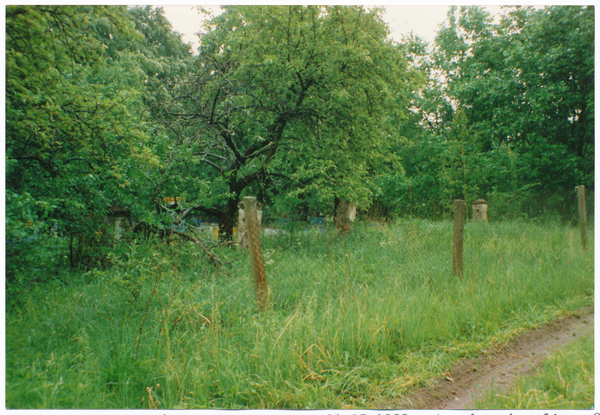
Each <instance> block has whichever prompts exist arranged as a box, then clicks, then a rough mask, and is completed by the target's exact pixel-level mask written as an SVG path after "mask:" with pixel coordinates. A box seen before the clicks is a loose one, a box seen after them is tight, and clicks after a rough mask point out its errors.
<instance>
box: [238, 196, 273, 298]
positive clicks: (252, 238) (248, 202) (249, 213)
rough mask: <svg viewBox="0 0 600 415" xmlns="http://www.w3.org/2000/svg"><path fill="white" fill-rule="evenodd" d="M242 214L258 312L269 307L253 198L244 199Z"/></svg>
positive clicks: (258, 226)
mask: <svg viewBox="0 0 600 415" xmlns="http://www.w3.org/2000/svg"><path fill="white" fill-rule="evenodd" d="M244 213H245V219H246V232H247V235H248V248H249V250H250V266H251V267H252V277H253V279H254V294H255V295H256V305H257V306H258V309H259V310H264V309H266V308H267V306H268V305H269V288H268V287H267V276H266V273H265V262H264V258H263V253H262V242H261V240H260V225H259V223H258V213H257V211H256V198H255V197H252V196H247V197H244Z"/></svg>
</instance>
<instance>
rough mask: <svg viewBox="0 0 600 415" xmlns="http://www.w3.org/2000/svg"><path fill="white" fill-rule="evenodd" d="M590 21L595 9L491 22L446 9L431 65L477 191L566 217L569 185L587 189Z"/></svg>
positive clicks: (559, 9) (473, 12) (469, 10)
mask: <svg viewBox="0 0 600 415" xmlns="http://www.w3.org/2000/svg"><path fill="white" fill-rule="evenodd" d="M593 22H594V9H593V7H580V6H556V7H547V8H544V9H540V10H535V9H533V8H522V7H515V8H509V9H507V12H506V13H505V14H504V16H503V18H502V20H501V22H500V23H499V24H493V23H492V22H491V19H490V16H489V15H488V14H487V13H486V12H485V11H484V10H483V9H481V8H477V7H461V8H460V10H459V9H457V8H452V9H451V10H450V12H449V15H448V24H447V25H446V26H444V27H443V28H442V29H441V30H440V32H439V33H438V37H437V38H436V49H435V51H434V54H433V58H434V61H435V62H436V66H437V68H439V70H441V71H442V73H443V74H444V78H445V80H446V82H447V88H446V91H447V96H448V99H449V101H450V102H452V103H453V106H454V108H455V111H454V114H457V113H461V114H463V117H465V120H464V122H461V123H460V125H461V131H460V132H459V135H461V136H462V138H461V139H462V140H463V141H464V142H465V143H468V148H469V153H468V154H467V156H468V157H471V158H472V159H473V160H474V161H475V164H476V165H479V166H482V167H483V169H478V170H477V174H478V175H479V177H478V178H477V180H476V182H477V183H479V188H480V191H481V192H482V193H485V194H487V195H490V196H492V197H496V198H497V199H498V200H500V199H504V200H507V201H508V200H510V201H511V202H512V201H514V200H515V199H523V200H527V199H529V200H536V203H526V204H525V205H522V206H520V207H518V208H517V210H521V209H525V211H527V213H528V214H539V213H540V208H539V203H540V201H544V202H545V203H546V204H547V207H548V208H549V209H552V210H555V211H557V212H559V213H561V214H562V215H563V216H567V215H569V213H570V211H569V209H568V208H565V206H568V204H566V203H564V201H565V199H566V198H570V197H571V193H572V189H573V186H574V185H576V184H580V183H584V184H585V185H586V186H587V187H588V188H592V189H593V183H594V179H593V164H594V147H593V145H594V144H593V143H594V141H593V136H594V122H593V121H594V118H593V110H592V108H593V97H594V90H593V85H594V80H593V79H594V64H593V61H594V60H593V56H594V24H593ZM454 124H455V125H456V123H454ZM447 125H448V129H447V130H446V131H444V132H442V134H446V133H447V132H448V131H450V130H449V129H450V128H451V125H452V124H451V123H448V124H447ZM486 166H487V167H486ZM517 196H518V197H517Z"/></svg>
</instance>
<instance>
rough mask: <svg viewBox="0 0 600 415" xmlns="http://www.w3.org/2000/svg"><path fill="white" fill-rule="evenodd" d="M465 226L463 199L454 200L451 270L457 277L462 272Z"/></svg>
mask: <svg viewBox="0 0 600 415" xmlns="http://www.w3.org/2000/svg"><path fill="white" fill-rule="evenodd" d="M464 226H465V201H464V200H455V201H454V243H453V249H452V270H453V271H454V275H456V276H457V277H459V276H461V275H462V273H463V235H464Z"/></svg>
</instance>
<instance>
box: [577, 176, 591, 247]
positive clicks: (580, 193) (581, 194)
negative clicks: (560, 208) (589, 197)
mask: <svg viewBox="0 0 600 415" xmlns="http://www.w3.org/2000/svg"><path fill="white" fill-rule="evenodd" d="M575 190H576V191H577V204H578V205H579V228H580V229H581V245H582V246H583V249H587V241H588V237H587V211H586V209H585V186H583V185H581V186H577V187H575Z"/></svg>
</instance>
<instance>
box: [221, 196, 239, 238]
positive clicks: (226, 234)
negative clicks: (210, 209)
mask: <svg viewBox="0 0 600 415" xmlns="http://www.w3.org/2000/svg"><path fill="white" fill-rule="evenodd" d="M238 202H239V199H238V198H237V197H234V198H231V199H229V200H228V201H227V206H225V211H223V214H222V215H221V217H220V218H219V239H221V240H223V241H231V240H233V226H234V225H235V223H236V222H237V219H236V215H237V211H238Z"/></svg>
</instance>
